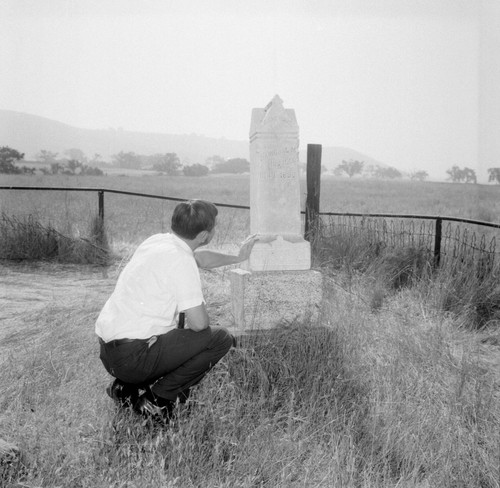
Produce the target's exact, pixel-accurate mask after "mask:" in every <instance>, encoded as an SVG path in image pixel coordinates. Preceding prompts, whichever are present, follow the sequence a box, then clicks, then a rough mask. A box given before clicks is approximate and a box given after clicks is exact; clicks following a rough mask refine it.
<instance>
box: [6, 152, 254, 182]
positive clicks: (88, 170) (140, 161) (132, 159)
mask: <svg viewBox="0 0 500 488" xmlns="http://www.w3.org/2000/svg"><path fill="white" fill-rule="evenodd" d="M22 160H24V154H23V153H21V152H19V151H17V150H16V149H13V148H11V147H8V146H3V147H2V148H0V173H9V174H21V173H22V174H34V173H35V172H36V168H34V167H29V166H18V165H17V163H19V162H20V161H22ZM36 161H38V162H40V163H43V164H44V166H43V167H41V168H39V171H40V172H41V173H42V174H44V175H58V174H63V175H82V176H104V174H105V173H104V171H103V170H102V169H101V168H104V169H106V168H110V167H114V168H122V169H144V170H151V171H156V172H159V173H163V174H167V175H170V176H177V175H182V174H183V175H185V176H205V175H207V174H208V173H209V172H211V173H246V172H249V171H250V163H249V161H247V160H246V159H243V158H231V159H227V160H226V159H224V158H223V157H221V156H217V155H215V156H211V157H210V158H207V160H206V161H205V164H190V165H183V164H182V163H181V161H180V158H179V157H178V156H177V154H176V153H165V154H153V155H148V156H145V155H140V154H136V153H134V152H124V151H120V152H119V153H118V154H113V155H112V156H111V163H107V162H105V161H104V160H103V159H102V156H101V155H100V154H97V153H96V154H94V156H92V157H91V158H88V157H87V156H86V155H85V153H84V152H83V151H82V150H81V149H77V148H72V149H67V150H66V151H64V152H63V154H62V156H59V153H57V152H53V151H48V150H46V149H42V150H41V151H40V152H39V153H38V154H37V155H36Z"/></svg>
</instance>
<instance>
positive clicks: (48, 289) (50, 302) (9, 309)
mask: <svg viewBox="0 0 500 488" xmlns="http://www.w3.org/2000/svg"><path fill="white" fill-rule="evenodd" d="M117 273H118V269H117V267H111V268H102V267H98V266H82V265H61V264H53V263H33V264H12V263H3V264H0V324H1V325H0V344H1V345H2V346H8V347H9V346H10V347H12V346H15V345H17V344H18V343H19V342H20V341H23V340H25V339H27V338H28V337H30V336H33V335H36V333H37V332H39V330H38V329H39V328H38V327H36V320H35V318H36V317H37V316H38V317H40V316H41V314H43V310H44V309H47V308H48V307H49V308H59V309H66V308H67V309H68V310H71V309H72V308H73V307H76V306H78V307H81V306H87V307H88V308H89V309H91V308H95V307H96V306H99V307H100V306H102V304H103V303H104V302H105V300H106V299H107V297H108V296H109V294H110V293H111V291H112V290H113V287H114V284H115V282H116V277H117ZM34 325H35V327H34Z"/></svg>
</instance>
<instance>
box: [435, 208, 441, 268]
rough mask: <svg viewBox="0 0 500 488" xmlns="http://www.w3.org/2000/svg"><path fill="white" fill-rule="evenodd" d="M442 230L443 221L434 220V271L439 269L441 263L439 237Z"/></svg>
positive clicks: (439, 219)
mask: <svg viewBox="0 0 500 488" xmlns="http://www.w3.org/2000/svg"><path fill="white" fill-rule="evenodd" d="M442 229H443V219H442V218H440V217H438V218H437V219H436V230H435V232H434V269H436V268H438V267H439V263H440V261H441V235H442Z"/></svg>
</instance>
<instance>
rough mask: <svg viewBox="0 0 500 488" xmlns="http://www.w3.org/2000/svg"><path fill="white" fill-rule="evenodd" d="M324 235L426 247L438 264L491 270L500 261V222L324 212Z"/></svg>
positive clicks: (388, 246)
mask: <svg viewBox="0 0 500 488" xmlns="http://www.w3.org/2000/svg"><path fill="white" fill-rule="evenodd" d="M319 229H320V230H319V233H320V237H321V238H322V239H327V240H329V239H336V238H337V239H338V238H342V237H347V236H350V237H351V238H352V237H353V236H358V237H360V238H362V239H363V240H364V241H365V242H367V243H368V244H369V245H371V246H373V247H375V248H377V249H379V250H382V249H397V248H413V249H419V250H421V251H424V252H426V253H427V255H428V256H429V259H430V260H432V262H433V264H434V266H436V267H437V266H439V265H442V264H448V265H450V264H452V265H456V264H463V263H468V264H475V265H477V266H481V267H482V268H484V269H488V270H491V269H492V268H493V266H494V264H495V263H498V262H500V256H499V254H500V253H499V251H498V250H497V239H498V238H499V237H500V224H495V223H491V222H482V221H475V220H470V219H460V218H456V217H441V216H428V215H392V214H341V213H327V212H325V213H320V225H319Z"/></svg>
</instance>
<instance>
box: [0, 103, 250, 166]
mask: <svg viewBox="0 0 500 488" xmlns="http://www.w3.org/2000/svg"><path fill="white" fill-rule="evenodd" d="M0 146H10V147H12V148H14V149H17V150H18V151H21V152H23V153H25V155H26V156H25V157H26V158H30V159H31V158H34V157H35V155H36V154H37V153H39V152H40V150H42V149H46V150H48V151H52V152H57V153H59V154H60V155H62V153H63V152H64V151H65V150H66V149H71V148H78V149H81V150H82V151H83V152H84V153H85V154H86V155H87V156H89V157H92V156H93V155H94V154H95V153H98V154H100V155H101V156H102V157H103V159H104V160H107V161H109V160H110V159H111V156H112V155H113V154H117V153H119V152H120V151H124V152H129V151H133V152H135V153H137V154H144V155H151V154H156V153H170V152H173V153H177V155H178V156H179V157H180V158H181V160H182V161H183V162H186V163H190V164H194V163H204V162H205V160H206V159H207V158H208V157H210V156H214V155H219V156H222V157H224V158H237V157H243V158H246V159H248V157H249V156H248V142H245V141H230V140H227V139H224V138H220V139H217V138H210V137H205V136H201V135H196V134H189V135H173V134H157V133H146V132H132V131H127V130H121V129H107V130H106V129H103V130H93V129H79V128H76V127H72V126H70V125H67V124H63V123H61V122H56V121H54V120H50V119H47V118H44V117H39V116H36V115H29V114H24V113H20V112H13V111H10V110H0Z"/></svg>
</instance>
